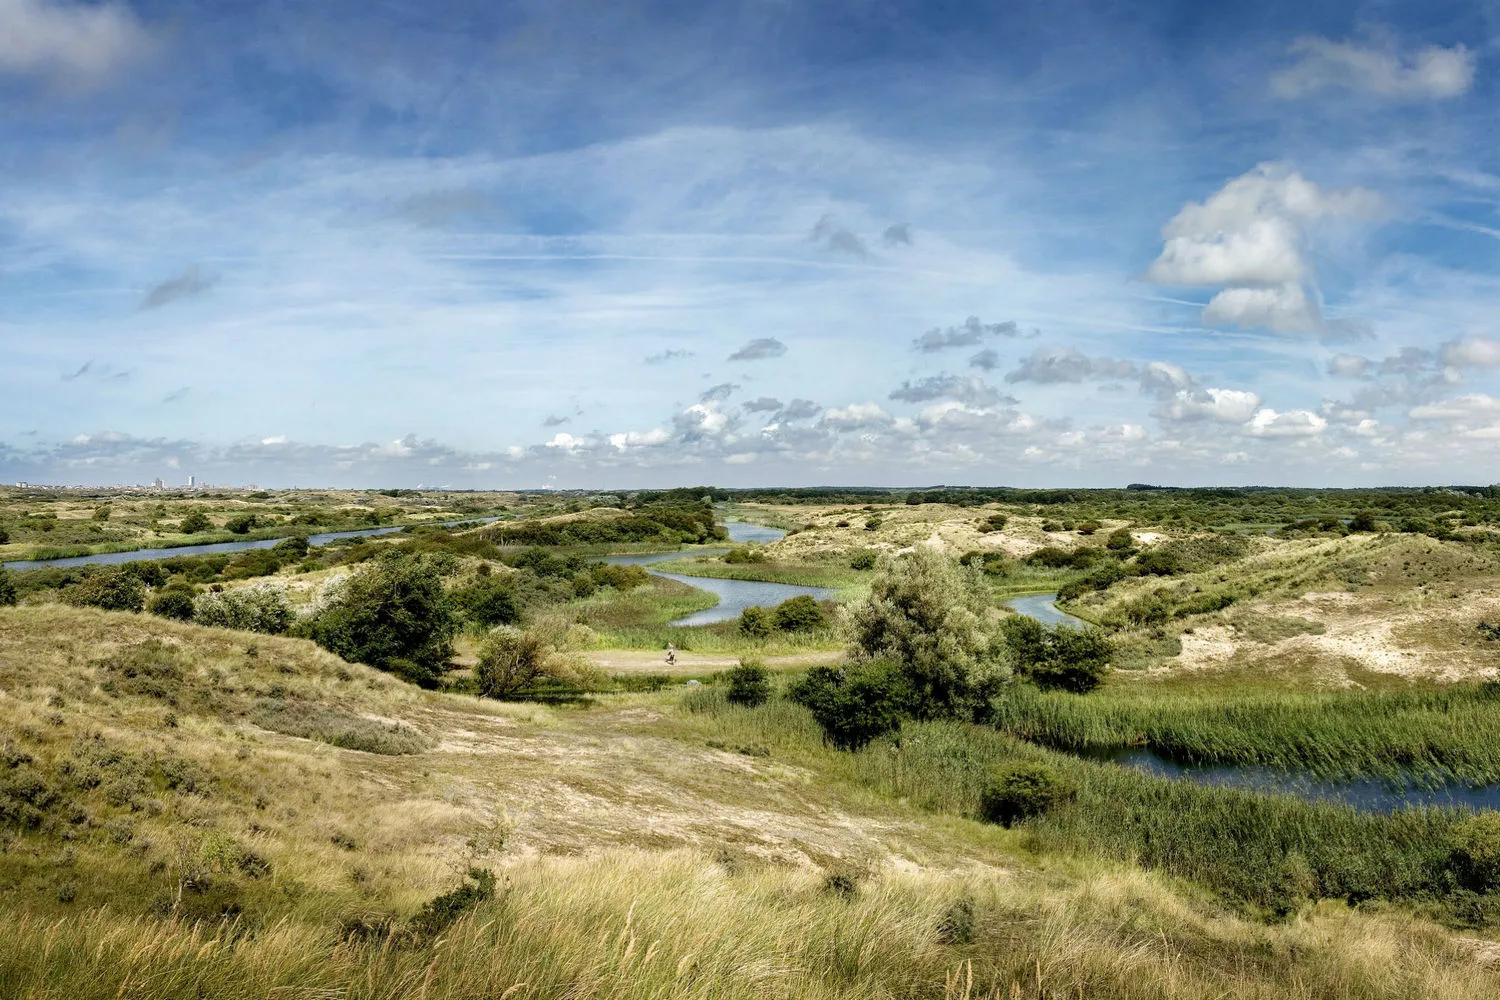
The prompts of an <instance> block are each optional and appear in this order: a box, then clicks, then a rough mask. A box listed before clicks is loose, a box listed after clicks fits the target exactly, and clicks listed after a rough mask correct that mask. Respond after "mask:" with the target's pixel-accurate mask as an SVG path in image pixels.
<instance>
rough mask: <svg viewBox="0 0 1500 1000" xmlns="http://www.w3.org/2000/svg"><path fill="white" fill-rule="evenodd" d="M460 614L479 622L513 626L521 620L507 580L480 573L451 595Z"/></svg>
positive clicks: (519, 609) (513, 587)
mask: <svg viewBox="0 0 1500 1000" xmlns="http://www.w3.org/2000/svg"><path fill="white" fill-rule="evenodd" d="M454 599H455V601H456V603H457V604H458V606H459V607H460V608H461V609H463V613H464V617H466V618H468V619H469V621H471V622H474V623H476V624H479V625H484V626H488V627H493V626H495V625H514V624H515V623H516V622H518V621H520V620H521V602H520V600H519V599H518V598H517V597H516V588H515V584H513V583H512V582H511V581H510V580H507V579H504V578H502V577H498V576H482V577H480V578H479V579H478V580H476V581H475V582H474V583H472V584H470V585H469V586H467V587H465V588H463V589H462V590H460V591H458V592H457V593H456V594H455V595H454Z"/></svg>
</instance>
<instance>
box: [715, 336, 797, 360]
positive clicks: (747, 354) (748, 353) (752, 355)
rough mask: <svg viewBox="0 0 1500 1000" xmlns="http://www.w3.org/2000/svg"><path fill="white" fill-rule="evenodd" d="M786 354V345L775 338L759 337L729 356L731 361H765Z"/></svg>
mask: <svg viewBox="0 0 1500 1000" xmlns="http://www.w3.org/2000/svg"><path fill="white" fill-rule="evenodd" d="M785 353H786V345H785V344H783V343H782V342H781V341H779V340H777V339H776V338H775V337H757V338H755V339H754V340H752V341H750V343H748V344H746V345H745V346H744V347H741V348H740V349H739V350H737V351H735V352H734V353H733V354H731V355H730V356H729V360H730V361H764V360H766V359H767V358H779V357H781V356H782V355H783V354H785Z"/></svg>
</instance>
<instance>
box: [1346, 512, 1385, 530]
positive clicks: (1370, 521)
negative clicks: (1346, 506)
mask: <svg viewBox="0 0 1500 1000" xmlns="http://www.w3.org/2000/svg"><path fill="white" fill-rule="evenodd" d="M1379 527H1380V522H1379V521H1377V520H1376V519H1375V512H1374V511H1373V510H1362V511H1360V512H1359V513H1358V514H1355V515H1354V516H1353V517H1352V518H1350V519H1349V530H1350V531H1375V530H1376V529H1377V528H1379Z"/></svg>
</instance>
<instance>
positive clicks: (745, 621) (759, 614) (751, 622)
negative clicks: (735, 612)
mask: <svg viewBox="0 0 1500 1000" xmlns="http://www.w3.org/2000/svg"><path fill="white" fill-rule="evenodd" d="M771 627H772V626H771V612H770V611H768V610H767V609H765V608H762V607H757V606H755V605H751V606H750V607H748V608H746V609H745V610H744V611H741V612H740V623H739V629H740V634H741V635H744V636H749V637H750V638H751V639H764V638H766V636H768V635H770V634H771Z"/></svg>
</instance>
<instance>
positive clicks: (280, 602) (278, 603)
mask: <svg viewBox="0 0 1500 1000" xmlns="http://www.w3.org/2000/svg"><path fill="white" fill-rule="evenodd" d="M293 617H294V615H293V614H292V607H291V605H290V604H288V603H287V600H286V591H284V590H282V589H281V588H280V587H277V586H273V585H271V584H268V583H262V584H256V585H255V586H252V587H238V588H236V589H234V590H224V591H218V592H213V591H210V592H209V593H207V594H200V595H198V597H197V598H196V599H195V600H194V601H193V620H194V621H196V622H197V623H198V624H200V625H210V626H214V627H217V628H233V629H239V630H241V631H244V632H264V633H266V634H267V635H279V634H281V633H282V632H285V631H286V630H287V629H288V628H290V627H291V624H292V619H293Z"/></svg>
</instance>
